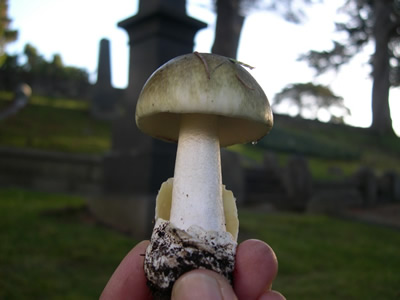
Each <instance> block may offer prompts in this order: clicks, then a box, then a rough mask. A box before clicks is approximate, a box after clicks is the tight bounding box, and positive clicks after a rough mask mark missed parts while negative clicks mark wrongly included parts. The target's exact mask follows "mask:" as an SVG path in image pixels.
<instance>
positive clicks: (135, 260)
mask: <svg viewBox="0 0 400 300" xmlns="http://www.w3.org/2000/svg"><path fill="white" fill-rule="evenodd" d="M148 244H149V241H142V242H140V243H139V244H137V245H136V246H135V247H134V248H133V249H132V250H131V251H130V252H129V253H128V254H127V255H126V256H125V258H124V259H123V260H122V262H121V263H120V265H119V266H118V268H117V269H116V270H115V272H114V274H113V275H112V276H111V278H110V280H109V281H108V283H107V285H106V287H105V288H104V290H103V293H102V294H101V296H100V300H119V299H121V300H122V299H124V300H125V299H126V300H128V299H138V300H142V299H151V296H150V295H151V293H150V290H149V289H148V287H147V285H146V277H145V275H144V270H143V260H144V257H143V254H144V253H145V251H146V248H147V245H148Z"/></svg>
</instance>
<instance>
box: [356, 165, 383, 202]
mask: <svg viewBox="0 0 400 300" xmlns="http://www.w3.org/2000/svg"><path fill="white" fill-rule="evenodd" d="M353 182H354V184H355V186H356V188H357V189H358V190H359V192H360V194H361V196H362V199H363V204H364V206H373V205H375V204H377V201H378V180H377V178H376V175H375V173H374V171H373V170H372V169H371V168H369V167H361V168H360V169H359V170H357V171H356V173H355V174H354V176H353Z"/></svg>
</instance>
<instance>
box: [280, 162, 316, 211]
mask: <svg viewBox="0 0 400 300" xmlns="http://www.w3.org/2000/svg"><path fill="white" fill-rule="evenodd" d="M283 181H284V185H285V188H286V193H287V196H288V200H287V202H288V203H286V205H285V204H284V207H285V208H287V209H290V210H295V211H304V210H305V209H306V207H307V202H308V201H309V199H310V198H311V195H312V190H313V184H312V176H311V172H310V169H309V167H308V163H307V160H306V159H305V158H304V157H302V156H294V157H292V158H291V159H290V160H289V161H288V164H287V166H286V168H285V171H284V176H283Z"/></svg>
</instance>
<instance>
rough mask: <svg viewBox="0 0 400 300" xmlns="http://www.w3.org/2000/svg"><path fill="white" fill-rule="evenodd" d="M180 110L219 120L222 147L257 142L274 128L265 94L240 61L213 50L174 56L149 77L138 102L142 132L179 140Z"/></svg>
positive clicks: (139, 122)
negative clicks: (211, 51) (210, 52)
mask: <svg viewBox="0 0 400 300" xmlns="http://www.w3.org/2000/svg"><path fill="white" fill-rule="evenodd" d="M182 114H210V115H218V116H220V118H219V121H218V130H219V139H220V145H221V147H226V146H230V145H233V144H240V143H247V142H252V141H258V140H259V139H261V138H262V137H263V136H264V135H266V134H267V133H268V132H269V130H270V129H271V127H272V124H273V117H272V112H271V107H270V105H269V102H268V99H267V96H266V95H265V93H264V91H263V90H262V88H261V87H260V85H259V84H258V83H257V82H256V80H255V79H254V78H253V77H252V76H251V75H250V73H248V72H247V71H246V70H245V69H244V68H243V67H242V66H241V65H240V63H237V62H236V61H234V60H232V59H229V58H226V57H223V56H220V55H215V54H206V53H201V54H200V53H191V54H187V55H183V56H179V57H176V58H174V59H172V60H170V61H169V62H167V63H166V64H164V65H163V66H161V67H160V68H159V69H157V70H156V71H155V72H154V73H153V74H152V75H151V76H150V78H149V79H148V80H147V82H146V84H145V85H144V87H143V89H142V92H141V94H140V96H139V99H138V103H137V106H136V116H135V118H136V124H137V126H138V127H139V129H140V130H142V131H143V132H145V133H147V134H149V135H150V136H153V137H155V138H159V139H162V140H166V141H174V142H177V141H178V137H179V128H180V117H181V115H182Z"/></svg>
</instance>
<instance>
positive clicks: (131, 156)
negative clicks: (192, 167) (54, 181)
mask: <svg viewBox="0 0 400 300" xmlns="http://www.w3.org/2000/svg"><path fill="white" fill-rule="evenodd" d="M185 5H186V3H185V1H184V0H146V1H140V2H139V12H138V14H137V15H136V16H133V17H131V18H128V19H126V20H124V21H122V22H120V23H118V26H119V27H121V28H123V29H125V30H126V32H127V33H128V36H129V48H130V62H129V82H128V87H127V89H126V90H125V91H124V94H123V96H122V101H121V103H120V105H119V107H118V110H119V111H120V112H121V115H120V117H119V118H118V119H117V120H115V121H114V122H113V124H112V149H111V152H110V153H109V155H108V156H107V157H106V159H105V180H106V181H105V190H106V192H111V193H127V194H130V193H156V192H157V191H158V189H159V188H160V185H161V183H162V181H164V180H166V179H167V178H168V177H172V176H173V169H174V164H175V162H174V161H175V151H176V145H174V144H168V143H165V142H161V141H158V140H155V139H152V138H150V137H149V136H147V135H144V134H143V133H142V132H140V131H139V130H138V129H137V127H136V124H135V107H136V103H137V99H138V96H139V94H140V91H141V89H142V87H143V85H144V84H145V82H146V80H147V79H148V77H149V76H150V75H151V74H152V73H153V72H154V71H155V70H156V69H157V68H158V67H160V66H161V65H162V64H164V63H165V62H167V61H168V60H170V59H172V58H174V57H176V56H179V55H183V54H186V53H190V52H192V51H193V45H194V36H195V34H196V32H197V31H198V30H199V29H201V28H204V27H205V26H206V24H204V23H202V22H200V21H197V20H195V19H193V18H191V17H189V16H187V15H186V8H185Z"/></svg>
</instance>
